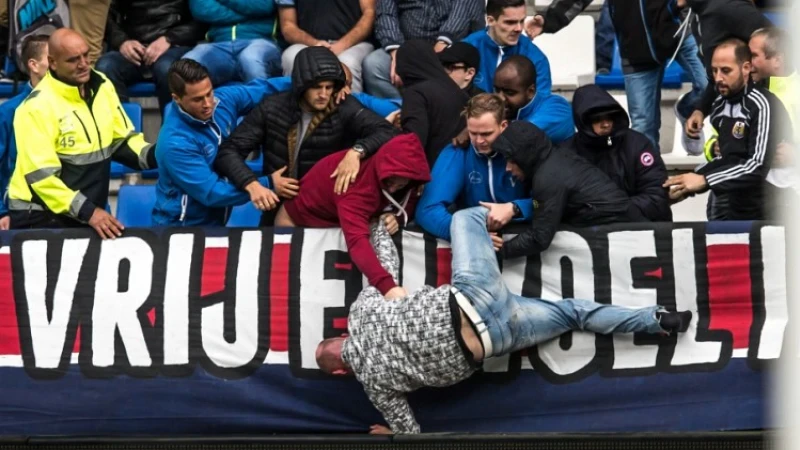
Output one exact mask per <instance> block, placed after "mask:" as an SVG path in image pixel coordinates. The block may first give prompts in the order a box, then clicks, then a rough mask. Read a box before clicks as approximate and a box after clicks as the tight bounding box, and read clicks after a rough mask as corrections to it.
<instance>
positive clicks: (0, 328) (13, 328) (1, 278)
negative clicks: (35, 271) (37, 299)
mask: <svg viewBox="0 0 800 450" xmlns="http://www.w3.org/2000/svg"><path fill="white" fill-rule="evenodd" d="M42 282H44V280H42ZM16 311H17V306H16V305H15V304H14V288H13V281H12V277H11V255H8V254H2V255H0V354H2V355H19V354H20V353H21V351H22V350H21V349H20V347H19V330H18V329H17V312H16Z"/></svg>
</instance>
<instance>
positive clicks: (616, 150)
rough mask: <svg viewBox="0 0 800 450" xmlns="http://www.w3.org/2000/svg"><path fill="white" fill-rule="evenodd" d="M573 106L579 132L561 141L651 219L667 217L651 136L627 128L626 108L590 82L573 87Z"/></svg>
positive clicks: (661, 170) (662, 169)
mask: <svg viewBox="0 0 800 450" xmlns="http://www.w3.org/2000/svg"><path fill="white" fill-rule="evenodd" d="M572 111H573V117H574V118H575V126H576V127H577V128H578V133H577V134H575V136H574V137H572V139H570V140H569V141H567V142H565V143H563V144H562V146H563V147H565V148H571V149H573V150H574V151H575V152H576V153H577V154H579V155H580V156H582V157H583V158H584V159H586V160H587V161H589V162H590V163H592V164H594V165H595V166H597V167H599V168H600V169H601V170H602V171H603V172H605V174H606V175H608V177H609V178H611V180H612V181H614V183H616V185H617V186H619V187H620V188H621V189H622V190H623V191H625V192H626V193H627V194H628V196H629V197H630V198H631V202H632V203H633V207H634V208H636V209H638V210H639V212H640V213H641V214H642V215H643V216H644V217H646V218H647V219H649V220H652V221H654V222H671V221H672V210H671V209H670V205H669V195H668V192H667V190H666V189H664V187H663V186H662V185H663V184H664V181H666V179H667V168H666V166H665V165H664V161H663V160H662V159H661V155H660V154H659V153H658V152H657V151H655V150H654V149H653V145H652V144H651V143H650V140H648V139H647V137H645V136H644V135H643V134H641V133H639V132H637V131H634V130H631V129H630V128H629V127H630V122H629V120H628V113H626V112H625V110H624V109H623V108H622V106H621V105H620V104H619V103H617V101H616V100H614V97H612V96H611V95H610V94H609V93H608V92H606V91H605V90H604V89H602V88H600V87H599V86H597V85H594V84H590V85H588V86H583V87H581V88H579V89H578V90H577V91H575V95H574V96H573V97H572Z"/></svg>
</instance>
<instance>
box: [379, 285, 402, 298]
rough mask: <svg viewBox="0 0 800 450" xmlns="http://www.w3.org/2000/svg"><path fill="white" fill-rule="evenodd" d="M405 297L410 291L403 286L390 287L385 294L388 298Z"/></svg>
mask: <svg viewBox="0 0 800 450" xmlns="http://www.w3.org/2000/svg"><path fill="white" fill-rule="evenodd" d="M403 297H408V292H407V291H406V288H404V287H403V286H395V287H393V288H391V289H389V292H387V293H386V295H384V298H386V300H397V299H400V298H403Z"/></svg>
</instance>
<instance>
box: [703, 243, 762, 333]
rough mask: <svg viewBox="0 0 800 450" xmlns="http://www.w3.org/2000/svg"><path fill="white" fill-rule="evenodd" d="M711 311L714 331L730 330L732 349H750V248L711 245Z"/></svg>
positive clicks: (751, 321)
mask: <svg viewBox="0 0 800 450" xmlns="http://www.w3.org/2000/svg"><path fill="white" fill-rule="evenodd" d="M707 254H708V309H709V315H710V320H709V324H708V328H709V329H711V330H720V329H721V330H729V331H730V332H731V333H732V334H733V348H747V347H748V345H749V342H750V326H751V325H752V323H753V298H752V288H751V282H750V246H749V245H745V244H715V245H709V246H708V248H707Z"/></svg>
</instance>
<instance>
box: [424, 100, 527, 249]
mask: <svg viewBox="0 0 800 450" xmlns="http://www.w3.org/2000/svg"><path fill="white" fill-rule="evenodd" d="M505 108H506V105H505V102H504V101H503V98H502V97H500V96H499V95H497V94H485V93H484V94H479V95H477V96H475V97H472V98H471V99H470V101H469V102H468V103H467V107H466V110H465V111H464V115H465V116H466V119H467V132H468V135H469V141H470V142H469V147H468V148H466V149H463V148H460V147H456V146H454V145H450V146H448V147H445V149H444V150H442V153H441V154H440V155H439V157H438V158H437V159H436V163H435V164H434V166H433V169H432V170H431V181H430V182H429V183H428V184H427V185H426V186H425V190H424V191H423V193H422V198H420V200H419V204H418V205H417V214H416V216H415V220H416V221H417V224H419V226H420V227H422V229H423V230H425V231H427V232H428V233H430V234H432V235H434V236H436V237H437V238H440V239H444V240H447V241H449V240H450V223H451V222H452V220H453V212H454V211H453V208H454V207H456V208H458V209H464V208H471V207H473V206H484V207H485V208H487V209H489V217H488V219H489V222H488V223H487V225H488V227H489V230H490V231H497V230H499V229H501V228H503V227H504V226H506V225H508V224H509V223H511V221H512V220H513V221H518V222H522V221H529V220H531V219H532V218H533V201H532V199H531V189H530V184H529V183H527V184H526V183H525V182H523V181H522V180H517V179H516V178H514V176H513V175H511V174H510V173H508V172H506V160H505V158H504V157H503V155H500V154H498V153H497V152H495V151H494V149H492V144H494V141H495V140H496V139H497V137H498V136H500V133H502V132H503V130H505V129H506V127H507V126H508V121H507V120H506V118H505V114H506V112H505Z"/></svg>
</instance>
